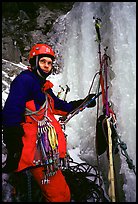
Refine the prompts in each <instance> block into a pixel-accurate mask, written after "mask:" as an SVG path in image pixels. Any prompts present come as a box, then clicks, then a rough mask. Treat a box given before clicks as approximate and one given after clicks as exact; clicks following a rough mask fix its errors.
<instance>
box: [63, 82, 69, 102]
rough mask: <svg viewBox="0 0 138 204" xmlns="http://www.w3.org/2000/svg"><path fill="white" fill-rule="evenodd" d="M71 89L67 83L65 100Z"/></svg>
mask: <svg viewBox="0 0 138 204" xmlns="http://www.w3.org/2000/svg"><path fill="white" fill-rule="evenodd" d="M69 91H70V88H69V87H68V85H66V91H65V96H64V101H65V100H66V96H67V93H68V92H69Z"/></svg>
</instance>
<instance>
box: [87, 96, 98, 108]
mask: <svg viewBox="0 0 138 204" xmlns="http://www.w3.org/2000/svg"><path fill="white" fill-rule="evenodd" d="M94 96H96V94H89V95H88V96H87V97H86V98H85V99H86V101H89V100H91V99H92V98H93V97H94ZM94 106H96V100H93V101H91V102H90V103H89V105H88V106H87V107H88V108H92V107H94Z"/></svg>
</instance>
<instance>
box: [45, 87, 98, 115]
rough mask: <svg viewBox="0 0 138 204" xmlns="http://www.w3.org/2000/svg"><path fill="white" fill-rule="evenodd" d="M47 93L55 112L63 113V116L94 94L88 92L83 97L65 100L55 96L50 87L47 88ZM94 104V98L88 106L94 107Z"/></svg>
mask: <svg viewBox="0 0 138 204" xmlns="http://www.w3.org/2000/svg"><path fill="white" fill-rule="evenodd" d="M48 93H49V94H50V96H51V97H52V98H53V100H54V109H55V110H56V112H55V114H58V115H64V116H66V115H67V114H68V113H70V112H71V111H73V110H74V109H76V108H78V107H79V106H80V105H81V104H82V103H83V102H84V101H87V100H89V99H91V98H92V97H93V96H94V95H95V94H90V95H89V96H87V97H86V98H84V99H80V100H74V101H70V102H66V101H63V100H61V99H59V98H58V97H57V96H55V94H54V93H53V91H52V89H49V90H48ZM95 105H96V101H95V100H94V101H93V102H92V103H91V104H89V106H88V107H94V106H95Z"/></svg>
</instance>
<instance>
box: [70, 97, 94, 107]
mask: <svg viewBox="0 0 138 204" xmlns="http://www.w3.org/2000/svg"><path fill="white" fill-rule="evenodd" d="M95 95H96V94H89V95H88V96H86V97H85V98H84V99H80V100H77V101H71V102H70V103H72V105H73V108H74V109H76V108H78V107H79V106H80V105H81V104H82V103H83V102H84V101H85V103H86V102H88V101H89V100H90V99H92V98H93V97H94V96H95ZM94 106H96V101H95V100H94V101H91V102H90V104H89V105H88V106H87V107H88V108H91V107H94Z"/></svg>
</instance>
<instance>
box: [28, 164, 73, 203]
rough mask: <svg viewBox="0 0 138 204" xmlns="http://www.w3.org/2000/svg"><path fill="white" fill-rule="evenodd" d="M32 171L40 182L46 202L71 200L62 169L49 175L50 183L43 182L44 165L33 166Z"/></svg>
mask: <svg viewBox="0 0 138 204" xmlns="http://www.w3.org/2000/svg"><path fill="white" fill-rule="evenodd" d="M30 171H31V173H32V175H33V177H34V179H35V180H36V181H37V183H38V184H39V186H40V188H41V190H42V193H43V195H44V198H45V201H46V202H70V190H69V187H68V185H67V183H66V180H65V178H64V176H63V174H62V172H61V170H58V171H57V173H56V174H55V175H54V176H52V177H49V181H50V182H49V183H48V184H41V180H42V179H43V177H44V175H43V167H38V168H33V169H31V170H30Z"/></svg>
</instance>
